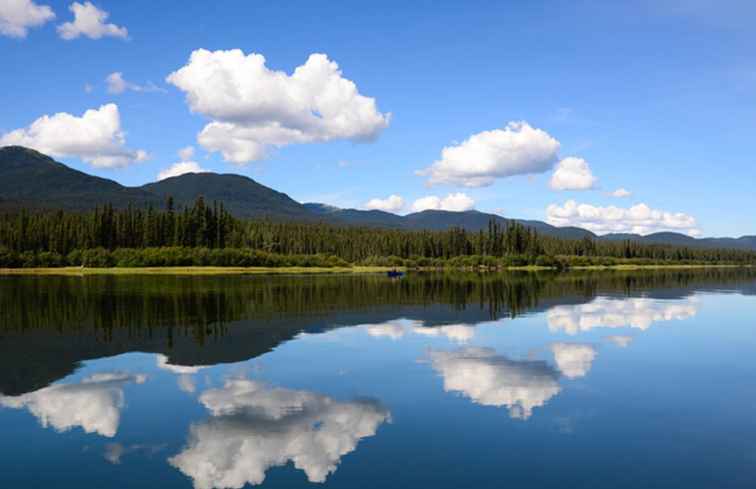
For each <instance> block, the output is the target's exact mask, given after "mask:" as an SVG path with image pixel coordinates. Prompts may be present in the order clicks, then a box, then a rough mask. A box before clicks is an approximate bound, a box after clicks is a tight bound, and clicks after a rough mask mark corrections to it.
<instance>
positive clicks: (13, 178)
mask: <svg viewBox="0 0 756 489" xmlns="http://www.w3.org/2000/svg"><path fill="white" fill-rule="evenodd" d="M200 195H201V196H203V197H204V198H205V200H206V201H208V202H212V201H217V202H222V203H223V205H224V206H225V207H226V209H227V210H228V211H229V212H231V214H233V215H235V216H236V217H239V218H269V219H279V220H289V221H299V222H327V223H331V224H335V225H350V226H370V227H383V228H394V229H409V230H420V229H430V230H442V229H449V228H450V227H453V226H457V227H461V228H464V229H466V230H468V231H478V230H480V229H485V228H487V227H488V223H489V221H491V220H493V221H495V222H497V223H499V224H501V225H502V226H506V225H507V224H508V223H510V222H512V221H517V222H519V223H520V224H522V225H524V226H527V227H530V228H533V229H535V230H536V231H538V232H539V233H541V234H543V235H546V236H554V237H558V238H565V239H582V238H584V237H589V238H594V239H602V240H603V239H605V240H615V241H616V240H620V241H621V240H630V241H636V242H639V243H644V244H674V245H680V246H690V247H712V248H738V249H752V250H756V236H743V237H741V238H700V239H696V238H692V237H690V236H687V235H684V234H679V233H669V232H665V233H654V234H649V235H647V236H641V235H637V234H609V235H605V236H596V235H595V234H593V233H592V232H590V231H588V230H586V229H582V228H577V227H555V226H552V225H550V224H547V223H545V222H541V221H530V220H520V219H514V220H513V219H507V218H504V217H501V216H498V215H495V214H487V213H484V212H479V211H464V212H451V211H441V210H426V211H422V212H414V213H412V214H407V215H405V216H400V215H397V214H392V213H390V212H384V211H379V210H360V209H341V208H338V207H333V206H329V205H325V204H317V203H307V204H300V203H299V202H297V201H295V200H294V199H292V198H291V197H289V196H288V195H286V194H284V193H281V192H278V191H276V190H273V189H271V188H269V187H266V186H264V185H261V184H260V183H258V182H256V181H254V180H253V179H251V178H249V177H245V176H242V175H234V174H217V173H187V174H184V175H179V176H177V177H171V178H166V179H165V180H160V181H158V182H154V183H149V184H147V185H143V186H141V187H126V186H123V185H121V184H119V183H117V182H115V181H113V180H108V179H106V178H100V177H95V176H92V175H88V174H86V173H84V172H80V171H78V170H74V169H73V168H69V167H68V166H66V165H64V164H62V163H59V162H57V161H55V160H53V159H52V158H50V157H49V156H46V155H44V154H42V153H39V152H37V151H35V150H33V149H28V148H24V147H21V146H6V147H3V148H0V209H7V210H15V209H65V210H90V209H93V208H95V207H97V206H103V205H105V204H108V203H110V204H113V205H114V206H115V207H118V208H123V207H126V206H128V205H134V206H140V207H146V206H148V205H152V206H155V207H162V206H163V205H164V204H165V200H166V198H167V197H168V196H172V197H173V199H174V201H175V203H176V205H179V206H182V205H191V204H192V203H193V202H194V201H195V200H196V199H197V197H199V196H200Z"/></svg>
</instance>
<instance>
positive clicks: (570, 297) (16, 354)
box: [0, 269, 756, 396]
mask: <svg viewBox="0 0 756 489" xmlns="http://www.w3.org/2000/svg"><path fill="white" fill-rule="evenodd" d="M755 283H756V271H753V270H736V269H721V270H717V269H711V270H708V269H707V270H682V271H643V272H641V271H634V272H627V273H626V272H575V273H562V274H556V273H517V272H512V273H501V274H499V273H490V274H477V273H429V274H424V273H417V274H408V276H407V277H406V278H405V279H403V280H401V281H391V280H388V279H387V278H386V277H384V276H380V275H352V276H321V277H313V276H310V277H303V276H299V277H285V276H283V277H245V276H181V277H177V276H150V277H146V276H83V277H74V276H70V277H56V276H50V277H34V276H28V277H2V278H0V372H2V373H1V374H0V393H2V394H5V395H16V396H18V395H21V394H25V393H29V392H34V391H38V390H40V389H42V388H44V387H46V386H48V385H50V384H52V383H54V382H55V381H57V380H59V379H61V378H63V377H66V376H67V375H70V374H71V373H73V372H74V371H75V370H76V369H77V368H78V366H79V365H80V364H81V362H82V361H86V360H92V359H97V358H103V357H110V356H115V355H119V354H122V353H127V352H132V351H140V352H150V353H156V354H159V355H161V357H160V358H161V359H160V362H161V363H160V365H159V366H161V368H164V369H167V370H171V371H173V372H174V373H176V374H177V375H178V379H177V381H178V382H179V386H180V387H182V389H184V390H186V391H188V392H193V391H195V390H196V385H195V379H194V375H195V373H196V369H198V368H201V367H203V366H210V365H217V364H221V363H236V362H242V361H246V360H249V359H251V358H255V357H258V356H260V355H263V354H265V353H268V352H270V351H273V350H274V349H275V348H276V347H278V346H279V345H280V344H282V343H284V342H286V341H289V340H292V339H294V338H297V337H298V335H300V334H301V333H303V332H306V333H313V334H316V333H321V332H325V331H328V330H331V329H336V328H342V327H350V326H365V328H366V330H367V332H368V334H370V335H372V336H375V337H383V338H391V339H394V340H398V339H400V338H404V337H407V336H408V335H426V336H437V337H444V338H448V339H449V340H451V341H453V342H455V343H458V344H469V343H471V342H473V341H474V340H475V337H476V334H475V328H476V326H477V325H480V324H482V323H486V322H492V321H498V320H501V319H504V318H516V317H519V316H521V315H527V314H533V313H540V312H548V316H547V320H548V323H549V327H550V329H551V331H553V332H566V333H568V334H572V335H574V334H578V333H580V332H583V331H588V330H590V329H594V328H598V327H609V328H619V327H624V326H629V327H632V328H639V329H646V328H648V327H650V325H651V324H653V323H654V322H658V321H668V320H672V319H683V318H689V317H692V316H693V315H694V314H695V313H696V311H697V307H698V305H697V303H696V302H695V300H694V299H693V298H692V297H694V295H695V293H696V291H698V290H726V291H735V292H740V293H748V294H753V293H754V290H756V287H755V286H754V284H755ZM619 336H620V335H617V336H616V337H611V338H608V341H613V342H615V343H617V344H620V343H621V344H623V345H627V344H628V343H629V341H630V340H629V339H628V338H624V339H620V338H619ZM574 372H576V371H574Z"/></svg>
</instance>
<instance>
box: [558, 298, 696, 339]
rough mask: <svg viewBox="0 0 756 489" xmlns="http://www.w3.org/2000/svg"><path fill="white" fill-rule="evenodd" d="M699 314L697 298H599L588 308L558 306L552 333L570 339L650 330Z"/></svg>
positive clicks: (589, 304)
mask: <svg viewBox="0 0 756 489" xmlns="http://www.w3.org/2000/svg"><path fill="white" fill-rule="evenodd" d="M697 313H698V302H697V301H696V299H695V297H688V298H686V299H683V300H676V301H668V300H655V299H649V298H629V299H626V298H610V297H599V298H598V299H596V300H594V301H592V302H590V303H588V304H578V305H570V306H556V307H554V308H552V309H550V310H549V311H548V313H547V319H548V323H549V329H550V330H551V331H554V332H556V331H564V332H565V333H567V334H569V335H576V334H578V333H581V332H585V331H590V330H592V329H594V328H624V327H630V328H637V329H640V330H642V331H643V330H646V329H648V328H650V327H651V326H652V325H653V324H654V323H657V322H662V321H674V320H684V319H689V318H692V317H693V316H695V315H696V314H697Z"/></svg>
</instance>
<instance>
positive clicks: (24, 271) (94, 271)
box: [0, 267, 393, 275]
mask: <svg viewBox="0 0 756 489" xmlns="http://www.w3.org/2000/svg"><path fill="white" fill-rule="evenodd" d="M388 270H393V268H391V267H332V268H326V267H144V268H81V267H60V268H0V275H261V274H268V275H271V274H273V275H276V274H308V275H309V274H337V273H340V274H351V273H380V272H386V271H388Z"/></svg>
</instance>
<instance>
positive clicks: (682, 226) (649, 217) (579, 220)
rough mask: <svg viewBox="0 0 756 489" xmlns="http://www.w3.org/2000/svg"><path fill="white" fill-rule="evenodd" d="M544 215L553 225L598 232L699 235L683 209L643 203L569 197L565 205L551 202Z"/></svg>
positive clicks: (694, 224)
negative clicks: (613, 203) (619, 204)
mask: <svg viewBox="0 0 756 489" xmlns="http://www.w3.org/2000/svg"><path fill="white" fill-rule="evenodd" d="M546 218H547V221H548V223H549V224H552V225H554V226H579V227H582V228H585V229H589V230H591V231H593V232H594V233H597V234H606V233H636V234H642V235H645V234H651V233H655V232H659V231H676V232H681V233H686V234H688V235H690V236H700V234H701V231H700V230H699V229H698V227H697V224H696V219H695V218H694V217H693V216H690V215H688V214H684V213H682V212H667V211H661V210H656V209H652V208H650V207H649V206H647V205H646V204H637V205H634V206H632V207H630V208H622V207H615V206H609V207H598V206H593V205H590V204H579V203H577V202H575V201H574V200H568V201H567V202H565V203H564V205H562V206H560V205H558V204H551V205H550V206H548V207H547V208H546Z"/></svg>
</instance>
